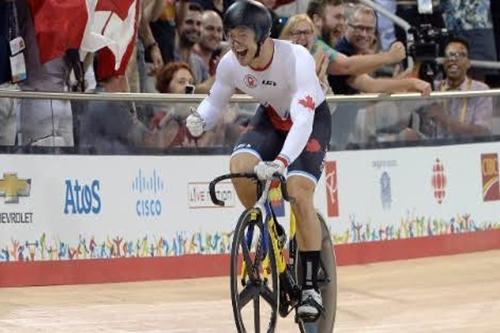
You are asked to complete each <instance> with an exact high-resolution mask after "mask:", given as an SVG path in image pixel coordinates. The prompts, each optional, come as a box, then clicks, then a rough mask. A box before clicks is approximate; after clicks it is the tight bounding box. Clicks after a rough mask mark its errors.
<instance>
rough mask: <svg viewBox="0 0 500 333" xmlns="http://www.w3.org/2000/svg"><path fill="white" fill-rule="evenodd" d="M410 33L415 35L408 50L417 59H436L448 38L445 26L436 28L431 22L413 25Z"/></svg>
mask: <svg viewBox="0 0 500 333" xmlns="http://www.w3.org/2000/svg"><path fill="white" fill-rule="evenodd" d="M409 33H410V35H412V36H413V41H412V43H410V45H409V50H408V51H409V54H410V55H411V56H412V57H413V58H414V59H415V60H435V59H436V58H437V57H439V55H440V51H441V48H442V46H444V43H446V39H447V38H448V31H447V30H446V29H445V28H436V27H434V26H432V25H431V24H429V23H422V24H420V25H419V26H418V27H412V28H411V29H410V31H409Z"/></svg>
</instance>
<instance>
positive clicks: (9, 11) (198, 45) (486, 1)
mask: <svg viewBox="0 0 500 333" xmlns="http://www.w3.org/2000/svg"><path fill="white" fill-rule="evenodd" d="M47 1H48V2H50V1H51V0H47ZM234 1H237V0H214V1H207V0H135V1H128V2H129V3H131V5H130V8H129V18H132V19H134V18H135V20H133V22H135V23H132V25H133V27H134V31H132V34H133V36H132V38H131V41H130V43H128V45H125V48H123V50H122V52H121V53H120V57H121V58H120V59H119V60H121V62H118V61H117V58H118V57H117V53H116V52H112V51H113V50H112V48H111V47H109V48H104V49H100V50H99V51H96V52H89V53H88V54H87V55H86V56H85V58H84V60H82V55H81V52H80V54H79V53H78V52H76V51H75V50H72V49H68V50H65V52H63V53H62V54H58V56H55V57H52V58H51V59H50V60H48V61H45V60H44V57H43V54H46V53H47V52H48V51H47V50H45V49H44V48H46V45H47V44H46V43H45V42H41V37H40V34H39V31H38V30H37V27H38V26H37V22H38V21H37V15H38V11H37V10H39V8H38V7H36V5H34V3H36V2H33V1H30V0H0V89H1V90H18V89H20V90H25V91H49V92H68V91H79V92H92V93H101V92H108V93H116V92H143V93H160V94H192V93H199V94H206V93H209V90H210V87H211V85H212V84H213V82H214V78H215V75H216V68H217V63H218V61H219V60H220V58H221V57H222V56H224V54H225V53H226V52H227V51H228V50H229V46H228V45H227V43H226V41H225V38H224V31H223V23H222V22H223V20H222V19H223V15H224V11H225V10H226V8H227V7H228V6H230V5H231V3H232V2H234ZM72 2H73V3H75V4H76V3H79V2H81V3H82V5H83V6H84V4H85V1H84V0H72ZM260 2H262V3H263V4H264V5H265V6H266V8H268V10H269V12H270V13H271V16H272V18H273V27H272V30H271V36H272V37H273V38H280V39H285V40H289V41H291V42H292V43H296V44H300V45H302V46H304V47H305V48H307V49H308V50H309V51H310V52H311V54H312V55H313V56H314V59H315V61H316V73H317V75H318V77H319V79H320V82H321V84H322V86H323V89H324V91H325V92H326V93H327V94H342V95H345V94H347V95H353V94H359V93H396V92H418V93H421V94H423V95H427V94H429V93H430V91H431V89H432V90H434V91H450V90H460V91H469V90H485V89H489V86H488V85H487V83H491V84H492V85H495V86H496V83H495V82H497V81H498V80H497V81H495V78H496V77H498V75H497V74H498V72H497V71H496V70H493V69H484V68H477V67H474V68H473V67H472V66H471V61H470V60H471V59H472V60H487V61H496V60H497V58H498V57H497V47H498V49H500V45H496V43H497V44H498V39H499V35H500V34H499V33H498V30H499V29H500V17H499V15H498V14H499V11H498V10H497V12H495V11H494V10H493V8H496V7H495V6H496V4H495V2H494V1H493V2H491V3H490V0H441V1H436V0H434V1H433V4H434V10H433V12H432V13H419V11H418V4H417V1H396V0H375V1H374V2H375V3H377V4H379V5H381V6H383V7H384V8H385V9H386V10H388V11H389V12H393V13H395V14H397V15H399V16H401V17H402V18H404V19H405V20H407V21H408V22H409V23H410V24H412V25H413V26H415V27H417V30H418V31H417V32H420V33H422V32H425V31H423V30H425V29H428V28H429V27H431V28H432V29H436V31H444V30H439V29H444V28H446V29H447V31H448V33H447V34H444V33H443V40H441V39H436V40H435V42H436V43H437V44H439V43H441V46H442V47H441V50H439V51H440V52H439V54H436V56H439V57H442V59H444V60H443V62H442V64H441V65H440V66H439V67H437V69H439V70H437V71H436V72H435V73H433V75H432V76H431V77H430V78H429V77H428V76H425V75H421V74H422V72H425V71H423V70H422V69H427V67H426V66H425V62H426V61H428V60H429V59H424V60H422V61H420V60H421V59H419V58H418V55H415V54H412V53H411V50H407V48H406V46H405V44H404V43H406V42H407V41H406V34H404V33H402V31H401V30H400V29H399V28H398V27H397V26H394V24H393V23H392V22H391V21H390V20H388V19H387V18H386V17H385V16H383V15H381V14H380V13H377V12H376V11H374V10H373V9H372V8H370V7H367V6H365V5H362V4H360V3H359V2H358V1H354V0H352V1H349V0H296V1H291V0H260ZM55 3H57V1H56V2H55ZM134 6H135V7H134ZM134 8H135V12H136V15H135V17H134V15H132V16H130V13H134V11H133V9H134ZM129 23H130V22H129ZM495 29H496V30H495ZM495 31H497V33H495ZM64 33H65V32H64V31H62V32H61V34H64ZM438 37H439V36H438ZM436 38H437V37H436ZM495 42H496V43H495ZM408 52H409V53H408ZM407 54H409V55H413V56H414V57H415V60H416V65H415V68H414V69H413V70H412V71H410V70H402V69H401V68H402V67H404V64H405V57H406V55H407ZM431 60H432V61H433V63H434V59H431ZM366 72H369V73H370V74H366ZM192 107H193V104H189V103H168V102H165V103H129V102H97V101H96V102H89V103H72V102H69V101H61V100H41V99H22V100H18V99H14V98H0V146H13V145H18V146H57V147H72V146H78V147H80V146H85V147H93V148H94V149H95V150H97V151H98V152H103V153H106V152H125V151H126V150H127V148H128V147H132V146H133V147H143V148H154V149H157V148H159V149H166V148H169V149H170V148H175V147H184V148H189V147H230V146H231V145H232V144H233V143H234V142H235V140H236V138H237V137H238V135H239V133H241V132H242V131H244V130H245V126H246V124H247V123H248V121H249V118H250V117H251V115H252V113H253V111H254V109H255V106H254V105H248V104H240V105H238V104H237V103H235V104H232V106H231V110H227V111H228V112H226V113H225V115H226V116H225V117H224V119H221V120H220V124H219V125H218V126H217V127H216V128H215V129H213V130H212V131H209V132H208V133H206V134H205V135H204V136H202V137H201V138H198V139H196V138H193V137H191V136H190V135H189V133H188V131H187V130H186V127H185V123H184V120H185V118H186V117H187V116H188V115H189V112H190V109H191V108H192ZM402 109H404V110H402ZM332 110H334V113H333V117H332V121H333V138H332V144H333V147H335V148H337V149H343V148H345V147H348V145H349V143H353V142H358V143H362V142H368V141H370V140H374V141H377V140H378V139H381V138H384V140H385V139H386V138H388V137H390V138H391V140H421V139H424V138H425V139H426V138H443V137H453V136H478V135H490V134H498V133H494V131H493V129H492V118H494V117H495V116H497V117H500V114H498V112H497V113H495V110H494V103H493V101H492V99H491V98H484V97H483V98H469V99H455V100H443V101H439V102H435V101H434V102H432V103H430V102H429V103H426V102H418V103H413V104H411V103H407V104H396V103H392V105H388V103H378V104H377V103H375V104H370V105H360V104H359V103H340V104H339V105H337V106H336V107H335V108H332ZM384 113H385V114H384ZM391 115H392V116H393V118H394V119H390V117H391ZM429 128H432V130H429ZM387 133H390V135H389V136H388V135H387Z"/></svg>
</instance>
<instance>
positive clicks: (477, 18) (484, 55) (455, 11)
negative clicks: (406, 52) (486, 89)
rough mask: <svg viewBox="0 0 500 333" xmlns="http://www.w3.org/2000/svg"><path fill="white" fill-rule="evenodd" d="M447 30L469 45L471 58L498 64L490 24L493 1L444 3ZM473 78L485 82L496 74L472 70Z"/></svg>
mask: <svg viewBox="0 0 500 333" xmlns="http://www.w3.org/2000/svg"><path fill="white" fill-rule="evenodd" d="M441 2H442V6H443V17H444V21H445V23H446V28H448V30H449V31H450V32H451V33H453V35H455V36H457V37H461V38H463V39H465V40H466V41H467V42H468V43H469V45H470V55H469V56H470V59H474V60H487V61H496V60H497V57H496V47H495V36H494V32H493V24H492V21H491V11H490V0H441ZM470 74H472V76H473V77H474V78H476V79H478V80H481V81H484V80H485V75H488V74H495V71H492V70H486V69H472V71H471V73H470Z"/></svg>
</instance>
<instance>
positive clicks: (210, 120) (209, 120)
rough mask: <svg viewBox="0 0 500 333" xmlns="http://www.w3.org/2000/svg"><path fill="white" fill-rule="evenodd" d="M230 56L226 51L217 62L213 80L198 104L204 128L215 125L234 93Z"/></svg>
mask: <svg viewBox="0 0 500 333" xmlns="http://www.w3.org/2000/svg"><path fill="white" fill-rule="evenodd" d="M230 56H231V55H230V54H229V53H227V54H226V55H225V56H224V57H223V58H222V59H221V61H220V62H219V65H218V66H217V71H216V73H215V82H214V84H213V85H212V88H210V91H209V92H208V96H207V97H206V98H205V99H204V100H203V101H202V102H201V103H200V105H199V106H198V110H197V111H198V113H199V114H200V116H201V118H202V119H203V120H204V121H205V127H206V128H205V129H211V128H213V127H214V126H215V124H216V123H217V120H218V119H219V118H220V116H221V114H222V112H223V111H224V109H225V108H226V106H227V104H228V103H229V99H230V98H231V96H232V95H233V93H234V88H235V85H234V79H233V75H232V71H231V67H232V66H231V64H232V60H231V58H230Z"/></svg>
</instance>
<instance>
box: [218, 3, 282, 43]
mask: <svg viewBox="0 0 500 333" xmlns="http://www.w3.org/2000/svg"><path fill="white" fill-rule="evenodd" d="M272 24H273V20H272V18H271V14H270V13H269V10H267V8H266V7H264V5H263V4H261V3H260V2H257V1H254V0H239V1H236V2H235V3H233V4H232V5H231V6H229V8H228V9H227V10H226V13H225V14H224V30H225V31H226V32H227V31H229V30H231V29H234V28H236V27H246V28H248V29H250V30H252V31H253V32H254V33H255V38H256V42H257V44H259V45H260V44H262V43H263V42H264V41H265V40H266V38H267V37H269V34H270V33H271V26H272Z"/></svg>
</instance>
